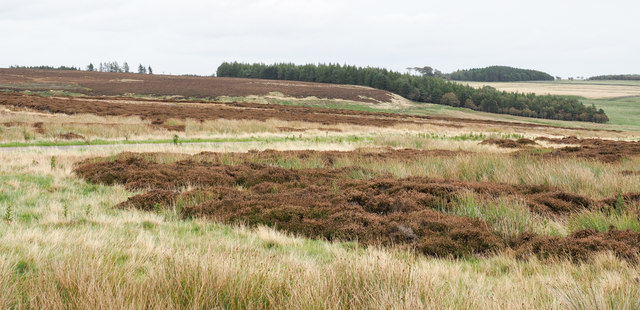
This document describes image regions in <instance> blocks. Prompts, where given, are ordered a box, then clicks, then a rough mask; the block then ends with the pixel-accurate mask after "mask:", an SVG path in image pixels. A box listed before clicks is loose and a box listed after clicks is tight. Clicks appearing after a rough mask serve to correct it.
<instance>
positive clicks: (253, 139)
mask: <svg viewBox="0 0 640 310" xmlns="http://www.w3.org/2000/svg"><path fill="white" fill-rule="evenodd" d="M287 141H298V142H316V143H344V142H371V141H373V139H372V138H371V137H363V136H353V135H352V136H337V137H336V136H334V137H295V136H292V137H248V138H192V139H178V140H177V143H178V144H183V143H222V142H267V143H272V142H287ZM128 144H175V141H174V139H155V140H99V139H98V140H90V141H33V142H7V143H0V148H8V147H30V146H88V145H128Z"/></svg>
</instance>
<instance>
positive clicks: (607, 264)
mask: <svg viewBox="0 0 640 310" xmlns="http://www.w3.org/2000/svg"><path fill="white" fill-rule="evenodd" d="M445 142H452V141H445ZM456 143H457V142H456ZM466 144H467V141H463V142H462V143H461V144H459V145H460V146H461V147H465V145H466ZM445 146H446V145H438V146H437V147H438V148H444V147H445ZM354 147H356V145H353V144H326V145H317V144H315V145H314V144H312V143H301V142H287V143H278V144H273V145H272V144H264V143H263V144H261V143H246V144H244V143H243V144H239V143H226V144H215V145H183V146H174V145H149V146H115V147H107V148H104V147H101V148H80V149H30V150H23V151H12V152H0V162H1V163H2V164H0V190H2V192H5V193H7V192H12V191H16V190H22V191H23V192H24V193H26V194H24V195H19V196H18V197H15V198H13V199H14V200H12V201H11V202H12V203H13V205H12V207H13V210H12V212H13V219H12V221H10V222H7V221H4V220H2V221H0V287H2V289H1V290H0V308H3V309H4V308H18V309H21V308H38V309H42V308H46V309H64V308H96V309H101V308H127V309H140V308H151V309H169V308H171V309H175V308H198V309H202V308H246V309H311V308H313V309H345V308H358V309H360V308H367V309H416V308H432V309H443V308H445V309H454V308H455V309H497V308H501V309H567V308H571V309H602V308H616V309H637V308H638V307H640V290H637V286H638V281H639V279H640V268H639V267H638V265H633V264H630V263H627V262H625V261H621V260H619V259H617V258H615V257H613V256H611V255H609V254H606V253H604V254H601V255H599V256H597V257H595V258H594V259H593V260H592V261H589V262H586V263H581V264H572V263H570V262H568V261H565V260H558V261H545V262H540V261H538V260H536V259H529V260H518V259H516V258H514V254H513V253H511V252H509V251H506V252H504V253H501V254H500V255H497V256H494V257H490V258H477V259H470V260H450V259H435V258H428V257H423V256H420V255H415V254H413V253H411V252H407V251H405V250H399V249H381V248H376V247H369V248H362V247H359V246H358V245H357V244H356V243H353V242H333V243H330V242H325V241H313V240H308V239H303V238H299V237H296V236H292V235H288V234H284V233H281V232H277V231H275V230H273V229H272V228H266V227H258V228H246V227H229V226H224V225H219V224H215V223H210V222H207V221H203V220H183V219H180V218H179V217H178V216H176V215H175V214H173V213H171V212H168V213H163V214H156V213H150V212H139V211H135V210H117V209H114V208H113V205H115V204H117V203H119V202H121V201H124V200H125V199H126V198H127V197H129V196H130V195H132V194H133V193H130V192H127V191H125V190H124V189H123V188H122V186H93V185H90V184H87V183H85V182H83V181H81V180H78V179H76V178H75V177H74V176H73V174H72V171H71V167H72V165H73V163H74V162H76V161H78V160H81V159H83V158H87V157H92V156H108V155H110V154H115V153H118V152H121V151H154V152H185V153H191V154H193V153H197V152H201V151H204V150H209V151H247V150H249V149H265V148H272V149H283V150H284V149H307V148H317V149H339V150H351V149H353V148H354ZM468 147H472V146H471V145H469V146H468ZM496 156H497V157H496ZM52 157H55V158H56V167H55V168H52V167H51V164H50V162H51V158H52ZM343 164H345V165H346V164H349V163H348V162H345V163H343ZM359 164H363V165H365V166H366V165H367V164H369V163H367V162H359ZM370 164H371V165H377V166H378V167H379V168H378V169H380V170H383V169H387V171H390V172H392V173H395V174H396V175H398V176H403V175H434V176H437V175H441V176H445V173H450V176H451V177H456V175H454V174H460V175H463V171H465V169H467V170H468V171H491V169H488V170H487V168H486V167H488V166H490V165H498V166H495V167H494V169H493V171H494V174H486V175H484V176H482V175H479V176H480V179H481V180H491V179H492V178H497V179H500V178H502V179H505V180H507V181H509V182H515V183H518V182H521V181H520V180H517V179H512V178H510V177H509V175H511V174H513V175H515V176H516V178H517V177H518V176H519V177H523V176H528V175H532V176H531V179H525V180H523V181H522V182H523V183H527V184H528V183H529V182H540V180H543V179H547V180H549V182H551V183H553V182H560V183H562V182H563V180H564V178H563V177H562V175H563V174H568V175H569V179H572V178H578V179H579V181H580V182H584V183H586V184H592V185H593V184H596V182H603V183H602V184H605V186H606V184H610V183H615V182H618V183H619V182H620V179H616V178H615V177H614V176H613V174H611V177H609V178H607V177H603V173H604V175H605V176H606V173H607V168H610V167H615V168H616V169H617V168H621V167H620V166H610V165H605V164H594V163H586V162H576V163H571V161H569V160H558V161H551V162H548V163H547V162H535V161H533V162H530V161H526V160H525V161H517V160H516V159H511V157H509V156H505V155H500V154H494V155H492V154H485V155H480V156H479V157H477V156H473V155H464V156H456V157H453V158H448V159H438V158H434V159H429V160H426V161H420V162H409V163H404V164H403V163H400V162H398V163H391V162H389V163H380V162H378V163H374V162H371V163H370ZM635 164H637V162H633V163H627V164H621V165H635ZM580 166H585V168H584V169H582V170H581V169H579V167H580ZM593 167H595V168H596V169H602V170H603V171H602V172H601V174H600V175H599V176H595V175H594V174H593V172H590V170H591V169H593ZM502 169H504V171H503V170H502ZM549 169H553V170H551V171H552V172H551V173H550V172H549V171H550V170H549ZM573 170H577V171H576V172H574V171H573ZM566 172H569V173H566ZM471 175H472V174H470V175H469V176H471ZM22 176H34V177H36V176H37V177H44V178H46V181H47V182H40V183H38V181H37V180H31V179H30V178H27V179H25V178H23V177H22ZM554 180H556V181H554ZM634 180H635V181H634V182H636V184H635V186H636V188H637V186H638V182H640V180H637V179H634ZM573 182H574V181H568V183H567V184H571V183H573ZM597 186H601V184H599V183H598V184H597ZM7 207H8V204H7V201H4V202H0V215H4V212H5V211H6V209H7ZM65 210H66V211H65ZM27 216H31V217H27ZM27 219H29V220H27Z"/></svg>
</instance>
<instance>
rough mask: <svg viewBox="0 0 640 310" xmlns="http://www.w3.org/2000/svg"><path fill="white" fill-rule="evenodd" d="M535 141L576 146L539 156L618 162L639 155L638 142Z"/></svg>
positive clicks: (594, 140) (591, 140)
mask: <svg viewBox="0 0 640 310" xmlns="http://www.w3.org/2000/svg"><path fill="white" fill-rule="evenodd" d="M536 140H537V141H546V142H550V143H556V144H570V145H576V146H567V147H562V148H558V149H554V150H553V151H552V152H550V153H545V154H541V155H543V156H548V157H580V158H588V159H595V160H599V161H602V162H618V161H620V160H622V159H623V158H628V157H633V156H638V155H640V142H633V141H614V140H603V139H579V138H576V137H564V138H562V139H553V138H546V137H539V138H536Z"/></svg>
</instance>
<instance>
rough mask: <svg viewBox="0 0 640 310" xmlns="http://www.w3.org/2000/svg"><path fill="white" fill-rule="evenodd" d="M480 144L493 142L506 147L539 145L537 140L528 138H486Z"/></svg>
mask: <svg viewBox="0 0 640 310" xmlns="http://www.w3.org/2000/svg"><path fill="white" fill-rule="evenodd" d="M480 144H483V145H488V144H493V145H497V146H499V147H504V148H526V147H530V146H533V145H538V143H536V142H535V141H533V140H531V139H526V138H520V139H518V140H510V139H485V140H483V141H482V142H480Z"/></svg>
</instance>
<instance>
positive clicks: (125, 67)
mask: <svg viewBox="0 0 640 310" xmlns="http://www.w3.org/2000/svg"><path fill="white" fill-rule="evenodd" d="M122 70H124V72H127V73H129V64H128V63H127V62H126V61H125V62H124V63H123V64H122Z"/></svg>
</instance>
